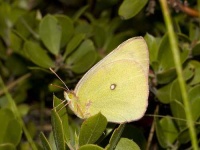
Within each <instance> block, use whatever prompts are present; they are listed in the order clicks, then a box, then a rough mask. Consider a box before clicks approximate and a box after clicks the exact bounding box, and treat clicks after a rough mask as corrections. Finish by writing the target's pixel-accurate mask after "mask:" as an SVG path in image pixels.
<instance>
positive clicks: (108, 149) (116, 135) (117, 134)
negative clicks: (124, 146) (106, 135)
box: [106, 124, 125, 150]
mask: <svg viewBox="0 0 200 150" xmlns="http://www.w3.org/2000/svg"><path fill="white" fill-rule="evenodd" d="M124 127H125V124H120V125H119V127H118V128H117V129H115V131H114V132H113V134H112V136H111V138H110V140H109V144H108V145H107V146H106V150H114V149H115V147H116V146H117V144H118V142H119V140H120V137H121V135H122V132H123V131H124Z"/></svg>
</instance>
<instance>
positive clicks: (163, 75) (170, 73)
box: [157, 68, 176, 84]
mask: <svg viewBox="0 0 200 150" xmlns="http://www.w3.org/2000/svg"><path fill="white" fill-rule="evenodd" d="M175 78H176V70H175V68H170V69H168V70H164V71H162V72H159V73H158V74H157V82H158V83H159V84H166V83H169V82H170V81H173V80H174V79H175Z"/></svg>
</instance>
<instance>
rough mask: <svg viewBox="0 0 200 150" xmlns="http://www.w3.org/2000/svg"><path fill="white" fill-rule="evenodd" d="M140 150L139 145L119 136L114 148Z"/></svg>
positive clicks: (118, 149)
mask: <svg viewBox="0 0 200 150" xmlns="http://www.w3.org/2000/svg"><path fill="white" fill-rule="evenodd" d="M125 149H126V150H140V147H139V146H138V145H137V144H136V143H135V142H134V141H132V140H130V139H127V138H121V139H120V140H119V142H118V144H117V146H116V148H115V150H125Z"/></svg>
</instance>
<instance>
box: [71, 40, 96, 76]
mask: <svg viewBox="0 0 200 150" xmlns="http://www.w3.org/2000/svg"><path fill="white" fill-rule="evenodd" d="M96 58H97V53H96V51H95V47H94V44H93V42H92V41H91V40H85V41H83V43H81V45H80V46H79V47H78V49H77V50H76V51H75V52H74V53H73V54H72V55H71V56H70V57H69V58H68V59H67V64H68V66H69V67H70V68H71V69H72V71H74V72H75V73H83V72H85V71H87V70H88V69H89V68H90V67H91V66H92V65H93V64H94V63H95V61H96Z"/></svg>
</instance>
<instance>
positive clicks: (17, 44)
mask: <svg viewBox="0 0 200 150" xmlns="http://www.w3.org/2000/svg"><path fill="white" fill-rule="evenodd" d="M10 40H11V44H10V48H11V49H12V50H13V51H14V52H16V53H18V54H20V55H23V51H22V47H23V39H22V38H20V37H19V36H18V35H17V34H16V33H14V32H11V33H10Z"/></svg>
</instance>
